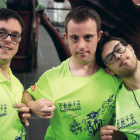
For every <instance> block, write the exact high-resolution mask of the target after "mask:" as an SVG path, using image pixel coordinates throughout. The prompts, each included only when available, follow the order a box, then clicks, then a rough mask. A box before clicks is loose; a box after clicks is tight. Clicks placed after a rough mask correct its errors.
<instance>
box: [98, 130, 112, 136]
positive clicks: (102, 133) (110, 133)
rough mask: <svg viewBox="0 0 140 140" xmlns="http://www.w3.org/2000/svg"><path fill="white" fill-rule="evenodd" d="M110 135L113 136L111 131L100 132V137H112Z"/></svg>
mask: <svg viewBox="0 0 140 140" xmlns="http://www.w3.org/2000/svg"><path fill="white" fill-rule="evenodd" d="M112 134H113V130H102V131H100V135H101V136H104V135H112Z"/></svg>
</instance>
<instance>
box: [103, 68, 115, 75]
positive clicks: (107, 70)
mask: <svg viewBox="0 0 140 140" xmlns="http://www.w3.org/2000/svg"><path fill="white" fill-rule="evenodd" d="M104 71H105V73H107V74H110V75H114V73H113V72H112V71H111V70H110V69H109V68H105V69H104Z"/></svg>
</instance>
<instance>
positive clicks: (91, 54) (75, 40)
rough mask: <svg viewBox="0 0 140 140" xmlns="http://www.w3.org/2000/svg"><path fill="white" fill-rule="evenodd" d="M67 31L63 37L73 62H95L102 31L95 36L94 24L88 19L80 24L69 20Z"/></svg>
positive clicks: (95, 28)
mask: <svg viewBox="0 0 140 140" xmlns="http://www.w3.org/2000/svg"><path fill="white" fill-rule="evenodd" d="M67 29H68V33H67V35H66V33H64V34H63V35H64V37H65V39H66V41H67V43H68V45H69V48H70V52H71V54H72V57H73V58H74V60H76V61H77V62H78V63H82V64H88V63H92V62H93V61H94V60H96V56H95V52H96V48H97V43H98V41H99V40H100V38H101V36H102V31H100V32H99V33H98V34H97V27H96V22H95V21H94V20H92V19H90V18H89V19H88V20H87V21H85V22H81V23H75V22H74V21H73V20H70V21H69V22H68V25H67Z"/></svg>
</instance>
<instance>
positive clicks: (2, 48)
mask: <svg viewBox="0 0 140 140" xmlns="http://www.w3.org/2000/svg"><path fill="white" fill-rule="evenodd" d="M0 48H1V49H3V50H11V49H9V48H5V47H0Z"/></svg>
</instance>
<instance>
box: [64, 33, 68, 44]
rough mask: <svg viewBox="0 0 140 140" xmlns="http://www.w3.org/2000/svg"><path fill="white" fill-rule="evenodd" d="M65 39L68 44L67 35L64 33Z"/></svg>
mask: <svg viewBox="0 0 140 140" xmlns="http://www.w3.org/2000/svg"><path fill="white" fill-rule="evenodd" d="M63 37H64V38H65V40H66V42H68V40H67V34H66V33H63Z"/></svg>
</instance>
